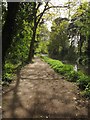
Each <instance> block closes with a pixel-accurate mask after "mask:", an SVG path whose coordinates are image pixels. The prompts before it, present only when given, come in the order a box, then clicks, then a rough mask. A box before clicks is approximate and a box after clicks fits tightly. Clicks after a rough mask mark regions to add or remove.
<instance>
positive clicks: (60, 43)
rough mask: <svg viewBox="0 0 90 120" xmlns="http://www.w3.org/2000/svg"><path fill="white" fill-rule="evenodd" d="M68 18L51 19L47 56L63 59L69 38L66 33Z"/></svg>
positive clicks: (66, 51)
mask: <svg viewBox="0 0 90 120" xmlns="http://www.w3.org/2000/svg"><path fill="white" fill-rule="evenodd" d="M67 28H68V20H67V19H62V18H57V19H55V20H54V21H53V26H52V31H51V33H50V42H49V45H48V52H49V56H50V57H52V58H55V59H64V58H65V56H66V54H67V53H68V47H69V39H68V34H67Z"/></svg>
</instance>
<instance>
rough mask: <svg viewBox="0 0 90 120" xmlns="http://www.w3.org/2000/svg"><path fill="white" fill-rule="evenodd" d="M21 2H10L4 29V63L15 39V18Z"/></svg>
mask: <svg viewBox="0 0 90 120" xmlns="http://www.w3.org/2000/svg"><path fill="white" fill-rule="evenodd" d="M18 7H19V3H17V2H8V13H7V17H6V21H5V24H4V26H3V30H2V63H3V65H4V62H5V56H6V52H7V50H8V48H9V47H10V45H11V42H12V39H13V32H14V28H15V18H16V14H17V11H18Z"/></svg>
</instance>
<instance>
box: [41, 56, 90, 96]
mask: <svg viewBox="0 0 90 120" xmlns="http://www.w3.org/2000/svg"><path fill="white" fill-rule="evenodd" d="M42 59H43V60H44V61H45V62H47V63H48V64H49V65H50V66H51V67H52V68H53V69H54V70H55V71H56V72H57V73H59V74H61V75H63V76H65V78H66V79H67V80H68V81H70V82H76V83H77V85H78V86H79V88H80V89H81V90H82V91H81V94H82V95H83V96H85V97H89V98H90V77H89V76H86V75H85V74H83V73H82V72H81V71H78V72H77V71H75V70H74V68H73V66H72V65H68V64H63V63H62V62H61V61H59V60H54V59H51V58H48V57H45V56H42Z"/></svg>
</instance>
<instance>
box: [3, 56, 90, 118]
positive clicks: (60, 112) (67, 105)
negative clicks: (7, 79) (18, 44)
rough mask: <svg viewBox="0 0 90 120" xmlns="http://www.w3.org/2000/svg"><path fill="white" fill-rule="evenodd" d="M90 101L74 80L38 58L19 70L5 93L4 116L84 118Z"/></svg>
mask: <svg viewBox="0 0 90 120" xmlns="http://www.w3.org/2000/svg"><path fill="white" fill-rule="evenodd" d="M87 116H88V101H87V100H84V99H83V98H82V97H81V96H80V95H79V89H78V87H77V86H76V85H75V83H71V82H68V81H66V80H64V79H63V77H62V76H60V75H58V74H57V73H55V72H54V71H53V70H52V69H51V68H50V66H49V65H48V64H47V63H45V62H43V61H41V60H40V59H39V58H35V59H34V63H33V64H27V65H26V66H24V67H23V68H22V69H21V70H20V72H19V73H18V76H17V80H14V81H13V82H12V83H11V85H10V86H9V87H8V88H7V89H6V90H5V91H4V92H3V118H63V120H64V118H71V119H69V120H72V118H84V120H86V119H85V118H86V117H87Z"/></svg>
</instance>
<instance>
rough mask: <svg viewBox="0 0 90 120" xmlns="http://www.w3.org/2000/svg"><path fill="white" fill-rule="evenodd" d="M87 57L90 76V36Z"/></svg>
mask: <svg viewBox="0 0 90 120" xmlns="http://www.w3.org/2000/svg"><path fill="white" fill-rule="evenodd" d="M87 56H88V74H89V75H90V35H89V37H88V48H87Z"/></svg>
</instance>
